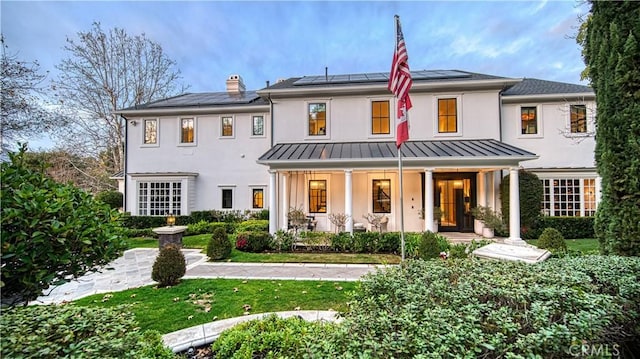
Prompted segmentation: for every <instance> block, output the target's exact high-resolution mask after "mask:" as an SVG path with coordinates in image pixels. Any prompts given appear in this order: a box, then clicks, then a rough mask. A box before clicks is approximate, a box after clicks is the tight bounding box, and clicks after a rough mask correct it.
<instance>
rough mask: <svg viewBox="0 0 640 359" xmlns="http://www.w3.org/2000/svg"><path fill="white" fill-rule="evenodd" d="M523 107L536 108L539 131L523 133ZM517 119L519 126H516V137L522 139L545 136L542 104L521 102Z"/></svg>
mask: <svg viewBox="0 0 640 359" xmlns="http://www.w3.org/2000/svg"><path fill="white" fill-rule="evenodd" d="M523 107H534V108H535V109H536V128H537V130H538V132H537V133H531V134H523V133H522V108H523ZM517 115H518V118H517V121H518V126H516V130H517V133H516V137H517V138H520V139H527V138H544V131H543V125H542V124H543V123H544V121H543V118H542V105H541V104H536V105H533V104H531V105H527V104H521V105H520V106H518V110H517Z"/></svg>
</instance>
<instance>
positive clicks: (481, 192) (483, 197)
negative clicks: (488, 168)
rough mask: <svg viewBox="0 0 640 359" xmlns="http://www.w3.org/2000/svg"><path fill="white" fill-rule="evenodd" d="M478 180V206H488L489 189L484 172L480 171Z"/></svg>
mask: <svg viewBox="0 0 640 359" xmlns="http://www.w3.org/2000/svg"><path fill="white" fill-rule="evenodd" d="M476 178H477V180H478V184H477V188H478V195H477V197H476V200H477V203H476V205H478V206H483V207H484V206H486V205H487V189H486V185H485V183H486V181H485V179H486V177H485V173H484V172H482V171H479V172H478V175H477V176H476Z"/></svg>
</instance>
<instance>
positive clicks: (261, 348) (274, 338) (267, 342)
mask: <svg viewBox="0 0 640 359" xmlns="http://www.w3.org/2000/svg"><path fill="white" fill-rule="evenodd" d="M334 330H335V326H334V325H333V324H329V323H322V322H307V321H305V320H304V319H301V318H298V317H291V318H287V319H281V318H279V317H278V316H276V315H270V316H267V317H266V318H263V319H259V320H252V321H249V322H245V323H241V324H238V325H236V326H235V327H233V328H232V329H229V330H226V331H224V332H222V334H220V337H219V338H218V339H216V341H215V342H214V343H213V345H212V350H213V357H215V358H303V357H307V356H309V355H311V357H314V358H322V357H324V356H322V355H320V353H321V352H322V350H321V349H320V348H319V346H320V345H319V344H318V343H319V342H320V341H322V339H324V338H328V337H329V335H330V333H332V332H333V331H334ZM314 353H316V355H314Z"/></svg>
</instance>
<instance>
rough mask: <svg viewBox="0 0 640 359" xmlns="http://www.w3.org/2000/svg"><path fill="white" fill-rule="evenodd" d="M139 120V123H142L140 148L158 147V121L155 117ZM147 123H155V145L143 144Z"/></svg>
mask: <svg viewBox="0 0 640 359" xmlns="http://www.w3.org/2000/svg"><path fill="white" fill-rule="evenodd" d="M140 120H141V121H140V122H142V141H141V144H140V147H142V148H153V147H160V119H159V118H157V117H154V118H142V119H140ZM134 121H135V120H134ZM147 121H155V123H156V142H155V143H144V139H145V136H146V134H147Z"/></svg>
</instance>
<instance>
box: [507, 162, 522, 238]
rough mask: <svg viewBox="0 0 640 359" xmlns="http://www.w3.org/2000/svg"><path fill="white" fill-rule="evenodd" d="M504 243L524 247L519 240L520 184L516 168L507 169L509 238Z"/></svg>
mask: <svg viewBox="0 0 640 359" xmlns="http://www.w3.org/2000/svg"><path fill="white" fill-rule="evenodd" d="M504 242H505V243H507V244H514V245H518V246H522V245H526V242H525V241H523V240H522V238H520V182H519V180H518V168H517V167H511V168H510V169H509V238H508V239H505V241H504Z"/></svg>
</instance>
